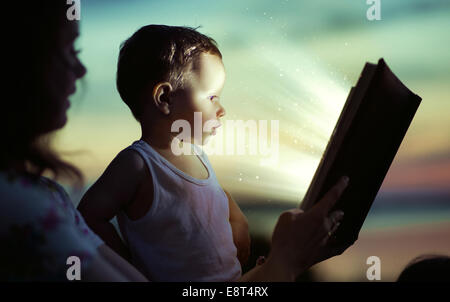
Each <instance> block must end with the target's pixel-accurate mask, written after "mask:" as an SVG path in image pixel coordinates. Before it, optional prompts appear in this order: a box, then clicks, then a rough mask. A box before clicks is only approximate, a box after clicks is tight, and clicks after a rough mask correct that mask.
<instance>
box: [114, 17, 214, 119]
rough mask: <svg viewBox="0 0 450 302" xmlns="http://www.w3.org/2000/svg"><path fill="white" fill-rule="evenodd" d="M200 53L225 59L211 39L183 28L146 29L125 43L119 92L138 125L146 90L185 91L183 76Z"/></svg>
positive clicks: (119, 69) (158, 26)
mask: <svg viewBox="0 0 450 302" xmlns="http://www.w3.org/2000/svg"><path fill="white" fill-rule="evenodd" d="M201 53H210V54H214V55H217V56H219V57H220V58H222V54H221V53H220V51H219V49H218V47H217V43H216V42H215V41H214V40H213V39H212V38H210V37H208V36H206V35H204V34H201V33H199V32H198V31H197V30H196V29H194V28H190V27H183V26H167V25H147V26H144V27H141V28H140V29H139V30H138V31H136V32H135V33H134V34H133V35H132V36H131V37H130V38H129V39H128V40H126V41H125V42H123V43H122V45H121V47H120V53H119V61H118V64H117V90H118V91H119V94H120V96H121V98H122V100H123V101H124V102H125V103H126V104H127V105H128V107H129V108H130V109H131V112H132V113H133V115H134V117H135V118H136V119H137V120H138V121H139V119H140V115H141V113H142V104H141V100H140V96H141V94H142V92H143V91H144V88H145V87H154V85H156V84H157V83H158V82H162V81H167V82H169V83H171V84H172V87H173V88H174V89H175V90H176V89H177V88H180V87H183V84H184V79H185V78H184V73H185V72H186V71H187V70H188V67H189V66H190V63H191V62H193V60H195V59H197V58H198V57H199V56H200V54H201Z"/></svg>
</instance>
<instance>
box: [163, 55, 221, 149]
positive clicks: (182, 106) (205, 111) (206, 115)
mask: <svg viewBox="0 0 450 302" xmlns="http://www.w3.org/2000/svg"><path fill="white" fill-rule="evenodd" d="M186 77H187V78H186V85H185V86H186V87H185V88H184V89H182V90H181V91H180V93H177V94H176V96H175V98H177V100H174V102H173V107H172V109H171V111H172V113H173V117H174V118H175V119H174V120H177V119H183V120H187V121H188V122H189V124H190V125H191V138H192V141H193V142H195V143H196V144H204V143H205V142H206V141H207V139H208V138H209V137H210V136H211V135H214V134H215V132H216V130H215V128H217V127H219V126H220V125H221V124H220V118H221V117H222V116H224V115H225V109H224V108H223V107H222V105H221V104H220V99H219V97H220V94H221V93H222V89H223V86H224V84H225V68H224V66H223V63H222V60H221V59H220V57H218V56H217V55H212V54H208V53H202V54H201V55H200V57H199V59H198V60H197V62H195V63H193V65H192V68H191V71H190V72H189V73H188V74H187V75H186ZM194 112H200V113H201V118H202V119H201V127H202V130H205V131H202V141H201V142H200V141H199V139H198V138H197V137H194ZM207 121H210V122H208V125H207V126H206V127H205V128H209V129H205V128H204V126H205V123H206V122H207ZM198 122H199V121H197V123H198ZM209 126H212V127H209ZM197 127H199V125H197Z"/></svg>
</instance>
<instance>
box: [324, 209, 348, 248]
mask: <svg viewBox="0 0 450 302" xmlns="http://www.w3.org/2000/svg"><path fill="white" fill-rule="evenodd" d="M343 217H344V212H343V211H341V210H337V211H334V212H332V213H331V214H330V215H329V216H328V217H325V219H324V223H323V228H322V232H321V235H320V238H321V245H322V246H324V245H326V243H327V242H328V240H329V239H330V238H331V237H332V236H333V234H334V233H335V232H336V231H337V229H338V228H339V226H340V225H341V220H342V219H343Z"/></svg>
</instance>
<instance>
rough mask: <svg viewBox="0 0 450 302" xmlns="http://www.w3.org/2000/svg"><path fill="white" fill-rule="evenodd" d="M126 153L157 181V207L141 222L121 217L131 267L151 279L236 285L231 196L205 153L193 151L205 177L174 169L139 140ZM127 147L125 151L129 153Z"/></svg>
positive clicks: (195, 148) (237, 266) (237, 270)
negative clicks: (134, 154) (136, 157)
mask: <svg viewBox="0 0 450 302" xmlns="http://www.w3.org/2000/svg"><path fill="white" fill-rule="evenodd" d="M127 149H132V150H135V151H136V152H138V153H139V154H140V156H141V157H142V158H143V159H144V161H145V163H146V165H147V166H148V168H149V171H150V173H151V176H152V180H153V191H154V193H153V204H152V206H151V208H150V210H149V211H148V212H147V213H146V214H145V215H144V216H143V217H141V218H139V219H138V220H130V219H129V218H128V216H127V215H126V214H125V213H124V212H121V213H119V215H118V217H117V218H118V223H119V227H120V231H121V233H122V235H123V237H124V239H125V241H126V242H127V243H128V246H129V248H130V251H131V255H132V261H133V264H134V265H135V266H136V267H137V268H138V269H139V270H141V271H142V272H143V273H144V275H146V276H147V278H149V279H150V280H151V281H181V282H182V281H214V282H223V281H235V280H236V279H238V278H239V277H240V276H241V266H240V263H239V260H238V259H237V250H236V247H235V245H234V243H233V235H232V231H231V226H230V223H229V208H228V198H227V196H226V194H225V192H224V191H223V190H222V188H221V187H220V185H219V183H218V181H217V178H216V175H215V173H214V170H213V169H212V167H211V164H210V162H209V160H208V157H207V156H206V154H205V153H204V152H203V151H202V150H201V149H200V148H199V147H198V146H195V145H193V151H194V152H195V154H196V155H197V156H198V158H199V159H200V160H201V162H202V163H203V165H204V166H205V167H206V168H207V170H208V178H207V179H197V178H194V177H192V176H190V175H188V174H186V173H184V172H183V171H181V170H179V169H178V168H176V167H175V166H174V165H173V164H172V163H170V162H169V161H168V160H167V159H165V158H164V157H163V156H161V155H160V154H159V153H158V152H156V151H155V150H154V149H153V148H152V147H151V146H150V145H149V144H147V143H146V142H144V141H142V140H139V141H136V142H134V143H133V144H132V145H131V146H129V147H128V148H127ZM127 149H125V150H127Z"/></svg>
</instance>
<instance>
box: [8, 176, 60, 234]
mask: <svg viewBox="0 0 450 302" xmlns="http://www.w3.org/2000/svg"><path fill="white" fill-rule="evenodd" d="M55 194H62V192H61V188H59V187H58V185H56V184H55V183H53V182H51V181H49V180H46V179H43V178H39V177H28V176H23V175H17V174H12V173H7V172H0V198H1V202H0V218H1V221H2V222H1V223H0V225H1V226H2V228H1V229H3V228H5V227H7V226H8V225H11V224H12V223H15V224H24V223H25V224H27V223H34V222H35V220H37V219H40V218H42V217H46V215H47V214H48V213H49V212H53V213H54V214H55V215H58V216H62V215H63V213H62V212H61V213H57V212H58V208H59V207H57V206H55V200H54V196H55Z"/></svg>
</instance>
